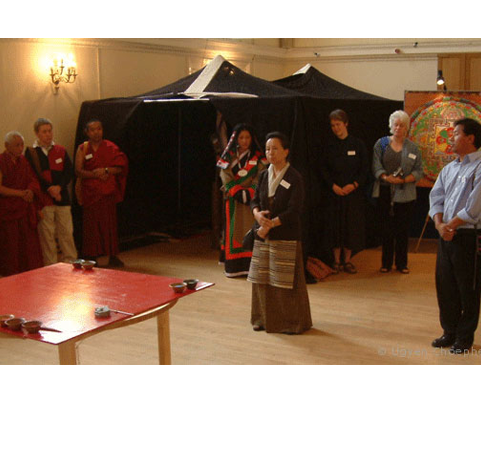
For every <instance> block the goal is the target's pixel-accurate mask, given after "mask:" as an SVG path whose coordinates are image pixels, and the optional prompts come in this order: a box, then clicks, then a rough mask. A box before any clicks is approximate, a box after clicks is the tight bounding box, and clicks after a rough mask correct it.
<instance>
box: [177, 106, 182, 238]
mask: <svg viewBox="0 0 481 450" xmlns="http://www.w3.org/2000/svg"><path fill="white" fill-rule="evenodd" d="M177 120H178V124H177V229H180V228H179V225H181V222H182V221H181V213H182V198H181V197H182V196H181V173H182V171H181V159H182V158H181V155H182V110H181V107H180V105H179V109H178V113H177Z"/></svg>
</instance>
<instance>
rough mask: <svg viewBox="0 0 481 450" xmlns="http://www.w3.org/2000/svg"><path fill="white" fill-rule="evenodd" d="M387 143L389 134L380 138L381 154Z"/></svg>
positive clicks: (384, 150)
mask: <svg viewBox="0 0 481 450" xmlns="http://www.w3.org/2000/svg"><path fill="white" fill-rule="evenodd" d="M388 145H389V136H384V137H382V138H381V156H383V155H384V153H385V152H386V149H387V146H388Z"/></svg>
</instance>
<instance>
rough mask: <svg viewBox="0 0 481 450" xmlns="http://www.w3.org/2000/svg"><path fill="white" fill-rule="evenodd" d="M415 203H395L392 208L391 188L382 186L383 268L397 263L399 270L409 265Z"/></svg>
mask: <svg viewBox="0 0 481 450" xmlns="http://www.w3.org/2000/svg"><path fill="white" fill-rule="evenodd" d="M414 203H415V202H414V201H412V202H407V203H394V205H392V207H391V192H390V187H389V186H381V191H380V194H379V201H378V207H379V219H380V221H381V223H380V227H381V239H382V266H383V267H387V268H391V267H392V265H393V263H395V265H396V267H397V268H398V269H403V268H405V267H407V265H408V244H409V227H410V224H411V217H412V215H413V211H414Z"/></svg>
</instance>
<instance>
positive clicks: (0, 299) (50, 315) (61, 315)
mask: <svg viewBox="0 0 481 450" xmlns="http://www.w3.org/2000/svg"><path fill="white" fill-rule="evenodd" d="M178 281H182V279H180V278H169V277H162V276H157V275H147V274H141V273H134V272H125V271H120V270H111V269H98V268H94V269H93V270H83V269H74V268H73V267H72V266H71V265H70V264H64V263H59V264H54V265H52V266H47V267H42V268H40V269H35V270H31V271H29V272H24V273H21V274H18V275H13V276H10V277H6V278H2V279H0V315H4V314H13V315H14V316H15V317H22V318H24V319H25V320H40V321H41V322H42V326H43V327H46V328H52V329H55V330H58V331H59V332H56V331H45V330H40V332H39V333H36V334H27V333H26V332H25V331H23V330H21V331H11V330H9V329H8V328H3V327H2V328H0V331H1V332H3V333H8V334H12V335H17V336H23V337H25V338H28V339H34V340H37V341H42V342H46V343H50V344H61V343H62V342H65V341H68V340H69V339H73V338H76V337H79V336H81V335H83V334H85V333H88V332H89V331H92V330H96V329H98V328H101V327H104V326H106V325H108V324H110V323H113V322H118V321H121V320H126V319H129V318H131V317H132V316H129V315H126V314H121V313H117V312H111V314H110V317H106V318H98V317H96V316H95V314H94V312H95V308H97V307H100V306H108V307H109V308H110V309H111V310H113V309H116V310H119V311H123V312H126V313H130V314H133V315H138V314H142V313H144V312H147V311H150V310H152V309H155V308H157V307H159V306H162V305H164V304H166V303H169V302H172V301H174V300H176V299H178V298H180V297H184V296H186V295H189V294H193V293H195V292H198V291H200V290H202V289H205V288H207V287H210V286H212V285H213V283H207V282H202V281H201V282H199V283H198V284H197V287H196V289H195V290H189V289H186V290H185V291H184V292H183V293H182V294H176V293H174V292H173V291H172V289H171V288H170V287H169V284H170V283H174V282H178Z"/></svg>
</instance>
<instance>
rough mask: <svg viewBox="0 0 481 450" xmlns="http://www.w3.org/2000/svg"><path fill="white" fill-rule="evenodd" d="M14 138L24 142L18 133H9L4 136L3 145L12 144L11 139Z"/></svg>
mask: <svg viewBox="0 0 481 450" xmlns="http://www.w3.org/2000/svg"><path fill="white" fill-rule="evenodd" d="M15 137H19V138H20V139H21V140H22V141H23V142H25V139H24V138H23V136H22V135H21V134H20V133H19V132H18V131H10V132H8V133H7V134H6V135H5V141H4V142H5V144H11V143H12V142H13V138H15Z"/></svg>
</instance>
